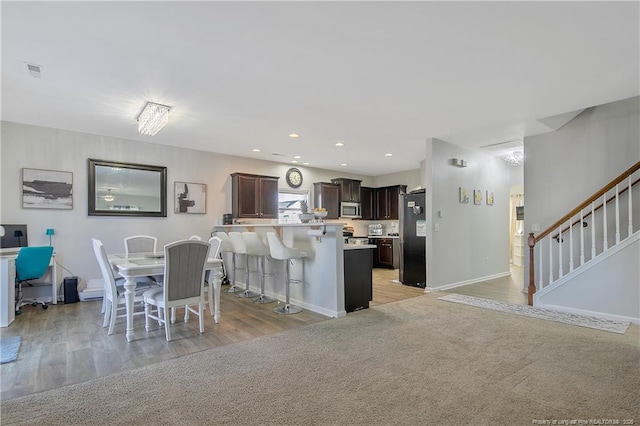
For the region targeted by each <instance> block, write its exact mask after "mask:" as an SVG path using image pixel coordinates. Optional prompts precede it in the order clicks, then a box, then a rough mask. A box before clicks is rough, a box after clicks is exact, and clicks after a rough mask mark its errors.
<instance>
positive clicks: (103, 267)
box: [91, 238, 158, 334]
mask: <svg viewBox="0 0 640 426" xmlns="http://www.w3.org/2000/svg"><path fill="white" fill-rule="evenodd" d="M91 242H92V245H93V252H94V254H95V256H96V260H97V261H98V265H99V266H100V272H101V274H102V280H103V281H104V299H103V302H104V319H103V322H102V326H103V327H106V326H107V325H108V326H109V331H108V334H113V333H114V331H115V325H116V318H124V317H126V313H125V311H126V304H125V299H124V288H122V287H119V286H116V280H115V277H114V275H113V269H112V268H111V264H110V263H109V259H108V258H107V252H106V250H105V249H104V245H103V244H102V241H100V240H98V239H97V238H92V240H91ZM154 287H158V286H154ZM147 290H149V287H144V288H141V289H136V291H135V296H134V299H133V300H134V309H135V307H136V306H138V307H139V308H141V310H139V311H138V312H134V315H143V314H144V304H143V298H142V293H143V292H145V291H147ZM119 312H122V313H119Z"/></svg>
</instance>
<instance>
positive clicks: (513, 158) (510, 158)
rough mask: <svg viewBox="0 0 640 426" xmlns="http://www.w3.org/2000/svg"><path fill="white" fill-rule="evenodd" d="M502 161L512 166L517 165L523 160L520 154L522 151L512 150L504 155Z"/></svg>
mask: <svg viewBox="0 0 640 426" xmlns="http://www.w3.org/2000/svg"><path fill="white" fill-rule="evenodd" d="M504 161H506V162H507V163H509V164H510V165H512V166H519V165H520V164H522V161H524V155H523V154H522V151H514V152H512V153H511V154H509V155H507V156H506V157H504Z"/></svg>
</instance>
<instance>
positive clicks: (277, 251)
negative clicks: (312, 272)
mask: <svg viewBox="0 0 640 426" xmlns="http://www.w3.org/2000/svg"><path fill="white" fill-rule="evenodd" d="M267 241H268V242H269V251H270V253H271V257H272V258H274V259H279V260H284V261H285V262H286V263H285V283H284V285H285V290H286V301H285V305H284V306H279V307H277V308H275V309H274V310H273V311H274V312H276V313H278V314H285V315H289V314H297V313H298V312H302V308H300V307H298V306H293V305H291V304H290V303H289V287H290V285H291V283H300V282H303V281H304V276H303V279H302V280H292V279H291V275H290V273H291V271H290V269H289V264H290V262H291V261H292V260H293V259H302V260H303V261H304V258H305V257H307V254H306V253H305V252H303V251H301V250H300V249H297V248H295V247H287V246H286V245H284V243H283V242H282V241H280V238H278V236H277V235H276V233H275V232H267ZM303 275H304V269H303Z"/></svg>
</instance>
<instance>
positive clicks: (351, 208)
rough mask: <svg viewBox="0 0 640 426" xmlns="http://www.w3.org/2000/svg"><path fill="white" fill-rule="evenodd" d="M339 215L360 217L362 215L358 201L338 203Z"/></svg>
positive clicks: (352, 217)
mask: <svg viewBox="0 0 640 426" xmlns="http://www.w3.org/2000/svg"><path fill="white" fill-rule="evenodd" d="M340 217H347V218H351V219H360V218H361V217H362V212H361V211H360V203H350V202H343V203H340Z"/></svg>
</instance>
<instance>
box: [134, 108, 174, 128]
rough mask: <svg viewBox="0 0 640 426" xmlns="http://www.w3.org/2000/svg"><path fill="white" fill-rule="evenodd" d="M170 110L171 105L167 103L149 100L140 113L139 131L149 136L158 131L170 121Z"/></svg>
mask: <svg viewBox="0 0 640 426" xmlns="http://www.w3.org/2000/svg"><path fill="white" fill-rule="evenodd" d="M169 111H171V107H169V106H167V105H160V104H154V103H153V102H147V104H146V105H145V106H144V108H143V109H142V112H141V113H140V115H138V132H140V134H141V135H148V136H153V135H155V134H156V133H158V132H159V131H160V130H162V128H163V127H164V126H165V125H166V124H167V123H168V122H169Z"/></svg>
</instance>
